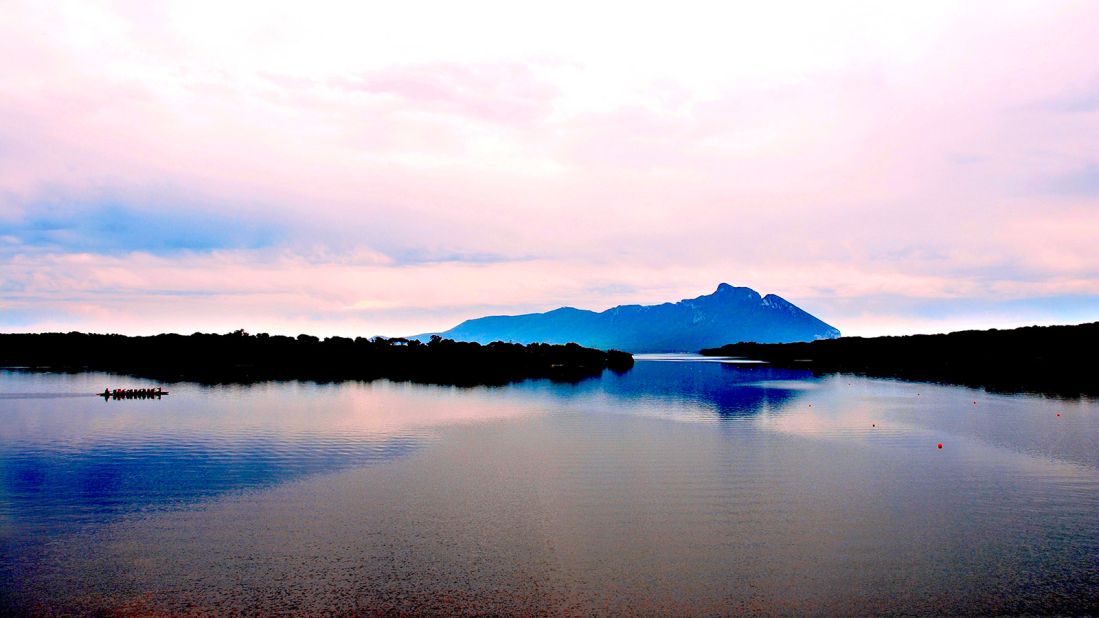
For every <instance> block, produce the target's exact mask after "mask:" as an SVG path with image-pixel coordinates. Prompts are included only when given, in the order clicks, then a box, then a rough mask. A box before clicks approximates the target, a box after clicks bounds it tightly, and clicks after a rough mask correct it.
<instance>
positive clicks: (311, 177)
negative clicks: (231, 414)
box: [0, 0, 1099, 335]
mask: <svg viewBox="0 0 1099 618" xmlns="http://www.w3.org/2000/svg"><path fill="white" fill-rule="evenodd" d="M1097 24H1099V3H1095V2H1055V1H1042V2H1003V1H998V2H942V3H940V2H909V3H900V2H829V3H820V2H806V3H800V2H799V3H791V2H768V3H710V2H674V3H672V2H666V3H638V2H623V3H590V2H554V3H543V4H540V5H531V4H530V3H516V2H457V3H456V2H416V1H411V2H399V3H347V4H344V3H331V2H323V1H322V2H315V1H314V2H308V3H306V2H269V1H268V2H256V3H248V2H233V3H225V2H203V1H194V0H190V1H182V2H174V1H166V2H156V3H150V2H145V1H119V2H89V1H87V0H84V1H76V2H65V1H58V2H50V3H41V2H21V1H18V0H16V1H12V0H8V1H7V2H5V3H4V4H3V7H2V8H0V75H3V78H2V79H0V332H17V331H40V330H66V331H67V330H87V331H97V332H123V333H131V334H141V333H155V332H163V331H171V332H193V331H217V332H227V331H229V330H234V329H236V328H242V327H243V328H245V329H247V330H249V331H253V332H258V331H268V332H280V333H287V334H296V333H299V332H308V333H314V334H320V335H325V334H344V335H375V334H387V335H401V334H411V333H417V332H427V331H434V330H441V329H444V328H448V327H450V326H453V325H454V324H457V323H458V322H459V321H461V320H463V319H466V318H470V317H476V316H480V315H486V314H501V313H520V312H530V311H544V310H548V309H552V308H554V307H557V306H561V305H571V306H577V307H584V308H591V309H604V308H607V307H610V306H613V305H617V304H623V303H656V302H664V301H673V300H678V299H680V298H685V297H693V296H697V295H700V294H703V293H709V292H711V291H713V289H714V288H715V287H716V286H717V284H718V283H719V282H728V283H731V284H733V285H744V286H750V287H753V288H755V289H756V290H758V291H759V292H761V293H763V294H766V293H775V294H778V295H780V296H783V297H784V298H786V299H788V300H790V301H792V302H794V303H796V304H798V305H799V306H801V307H803V308H804V309H806V310H808V311H810V312H812V313H813V314H815V315H817V316H818V317H820V318H821V319H823V320H825V321H826V322H828V323H830V324H832V325H834V326H836V327H837V328H839V329H841V330H842V331H843V332H844V333H845V334H861V335H873V334H883V333H911V332H941V331H945V330H952V329H957V328H966V327H974V328H985V327H1010V326H1018V325H1025V324H1052V323H1076V322H1084V321H1094V320H1099V249H1097V246H1099V243H1097V239H1099V25H1097Z"/></svg>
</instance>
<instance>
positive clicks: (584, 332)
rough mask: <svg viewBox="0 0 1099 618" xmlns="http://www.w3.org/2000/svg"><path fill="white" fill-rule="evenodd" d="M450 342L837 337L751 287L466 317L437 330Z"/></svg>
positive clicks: (661, 344) (690, 347) (674, 343)
mask: <svg viewBox="0 0 1099 618" xmlns="http://www.w3.org/2000/svg"><path fill="white" fill-rule="evenodd" d="M433 334H438V335H441V336H442V337H443V338H445V339H454V340H456V341H476V342H478V343H490V342H493V341H509V342H514V343H535V342H542V343H569V342H575V343H579V344H580V345H582V346H587V347H593V348H602V349H612V348H613V349H617V350H624V351H626V352H697V351H699V350H701V349H702V348H712V347H718V346H721V345H725V344H727V343H737V342H742V341H753V342H758V343H788V342H793V341H813V340H816V339H835V338H837V337H839V336H840V332H839V331H838V330H836V329H835V328H833V327H832V326H829V325H828V324H825V323H824V322H822V321H820V320H818V319H817V318H815V317H813V316H812V315H810V314H809V313H806V312H805V311H802V310H801V309H799V308H798V307H797V306H795V305H794V304H793V303H791V302H789V301H787V300H785V299H783V298H781V297H779V296H776V295H774V294H768V295H767V296H760V295H759V293H758V292H756V291H755V290H753V289H751V288H741V287H733V286H731V285H729V284H727V283H722V284H721V285H719V286H717V290H715V291H714V293H713V294H709V295H704V296H699V297H698V298H688V299H684V300H681V301H679V302H677V303H664V304H662V305H620V306H618V307H613V308H611V309H607V310H606V311H602V312H595V311H587V310H585V309H574V308H572V307H561V308H560V309H554V310H553V311H547V312H546V313H528V314H525V315H496V316H489V317H484V318H476V319H473V320H466V321H465V322H462V323H461V324H459V325H458V326H455V327H454V328H452V329H450V330H448V331H444V332H441V333H427V334H424V335H417V336H415V337H411V338H412V339H420V340H427V339H428V338H430V337H431V335H433Z"/></svg>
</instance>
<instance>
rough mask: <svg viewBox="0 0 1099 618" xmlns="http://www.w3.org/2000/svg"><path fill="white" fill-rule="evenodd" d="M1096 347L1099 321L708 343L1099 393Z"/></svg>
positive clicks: (836, 364)
mask: <svg viewBox="0 0 1099 618" xmlns="http://www.w3.org/2000/svg"><path fill="white" fill-rule="evenodd" d="M1097 352H1099V322H1092V323H1089V324H1080V325H1077V326H1029V327H1025V328H1016V329H1012V330H996V329H993V330H983V331H972V330H971V331H960V332H955V333H949V334H945V335H909V336H904V337H870V338H863V337H842V338H840V339H830V340H821V341H813V342H808V343H785V344H758V343H735V344H730V345H725V346H722V347H720V348H710V349H706V350H702V354H705V355H709V356H742V357H748V358H754V359H758V360H764V361H768V362H770V363H772V364H775V365H779V366H785V367H802V368H810V369H813V370H814V371H821V372H846V373H859V374H864V375H870V376H883V377H884V376H895V377H900V378H905V379H911V380H922V381H932V382H943V383H950V384H962V385H967V386H979V387H986V388H988V389H990V390H994V391H1004V392H1022V391H1029V392H1039V393H1048V394H1054V395H1068V396H1078V395H1099V356H1096V354H1097Z"/></svg>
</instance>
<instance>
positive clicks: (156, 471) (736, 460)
mask: <svg viewBox="0 0 1099 618" xmlns="http://www.w3.org/2000/svg"><path fill="white" fill-rule="evenodd" d="M150 384H151V383H149V382H146V381H143V380H138V379H132V378H119V377H117V376H107V375H104V374H94V373H86V374H76V375H59V374H31V373H21V372H13V371H0V612H3V613H61V612H72V613H86V612H96V611H100V610H113V611H120V612H122V613H126V612H129V613H132V614H146V613H154V612H167V613H199V614H201V613H206V612H217V613H231V612H233V611H241V612H246V613H257V612H258V613H264V614H271V613H280V612H301V613H378V612H394V613H408V614H420V613H520V614H554V615H557V614H568V615H575V614H584V615H587V614H591V613H595V614H621V613H643V614H654V613H656V614H678V615H681V614H715V613H716V614H742V613H793V612H798V613H805V612H812V613H826V614H836V613H842V614H850V613H860V614H865V613H896V612H906V613H919V614H934V613H947V614H959V613H965V614H972V613H980V614H987V613H1004V612H1006V613H1020V612H1023V613H1045V612H1062V613H1080V612H1087V613H1096V612H1099V403H1096V402H1089V401H1062V400H1056V399H1045V398H1041V397H1037V396H1030V395H1016V396H1006V395H993V394H987V393H984V392H982V391H976V390H972V389H965V388H957V387H946V386H935V385H929V384H916V383H907V382H899V381H890V380H878V379H867V378H859V377H852V376H842V375H840V376H830V377H823V378H817V377H813V376H812V375H811V374H808V373H805V372H796V371H786V370H777V369H773V368H769V367H767V366H758V365H757V366H751V365H732V364H723V363H715V362H674V361H669V360H666V359H665V360H640V361H639V362H638V363H637V365H636V367H635V368H634V369H633V370H632V371H630V372H628V373H626V374H624V375H615V374H613V373H609V372H608V373H606V374H605V375H604V376H603V377H602V378H599V379H592V380H587V381H584V382H581V383H579V384H552V383H549V382H545V381H532V382H525V383H522V384H516V385H511V386H506V387H494V388H488V387H485V388H455V387H440V386H424V385H413V384H405V383H391V382H386V381H378V382H370V383H358V382H345V383H339V384H314V383H298V382H285V383H265V384H257V385H251V386H216V387H207V386H199V385H194V384H173V385H168V386H169V388H170V390H171V395H170V396H168V397H165V398H164V399H162V400H159V401H157V400H130V401H104V400H103V399H102V398H97V397H94V396H91V395H88V393H92V392H96V391H102V390H103V389H104V388H105V387H107V386H130V387H140V386H145V385H150ZM1058 414H1060V416H1058ZM938 443H942V445H943V448H942V449H939V448H937V444H938Z"/></svg>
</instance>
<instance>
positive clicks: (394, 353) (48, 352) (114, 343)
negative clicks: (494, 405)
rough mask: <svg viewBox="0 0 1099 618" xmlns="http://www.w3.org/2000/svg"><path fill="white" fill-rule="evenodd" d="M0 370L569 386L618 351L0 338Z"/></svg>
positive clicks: (611, 364) (621, 360)
mask: <svg viewBox="0 0 1099 618" xmlns="http://www.w3.org/2000/svg"><path fill="white" fill-rule="evenodd" d="M0 366H7V367H12V366H19V367H26V368H31V369H48V370H55V371H83V370H97V371H110V372H115V373H124V374H129V375H134V376H143V377H149V378H154V379H158V380H166V381H174V380H189V381H198V382H206V383H219V382H253V381H259V380H279V379H301V380H316V381H333V380H347V379H355V380H371V379H376V378H389V379H392V380H410V381H416V382H431V383H438V384H503V383H506V382H513V381H517V380H523V379H526V378H550V379H554V380H563V381H573V380H579V379H582V378H586V377H590V376H597V375H599V374H600V373H602V372H603V370H604V369H605V368H609V369H612V370H616V371H625V370H627V369H629V368H630V367H632V366H633V357H632V356H631V355H629V354H626V353H625V352H618V351H614V350H612V351H610V352H604V351H602V350H594V349H591V348H584V347H581V346H579V345H577V344H575V343H570V344H567V345H547V344H530V345H519V344H512V343H501V342H496V343H490V344H488V345H480V344H477V343H462V342H456V341H451V340H449V339H441V338H439V337H434V338H432V340H431V341H430V342H428V343H421V342H419V341H410V340H407V339H385V338H381V337H376V338H373V339H367V338H363V337H356V338H355V339H349V338H345V337H329V338H327V339H324V340H321V339H318V338H317V337H313V336H310V335H298V336H297V337H296V338H294V337H286V336H281V335H268V334H266V333H261V334H258V335H249V334H248V333H246V332H244V331H243V330H240V331H236V332H233V333H229V334H226V335H215V334H204V333H195V334H193V335H174V334H171V335H156V336H152V337H127V336H124V335H97V334H86V333H77V332H72V333H42V334H11V335H0Z"/></svg>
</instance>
